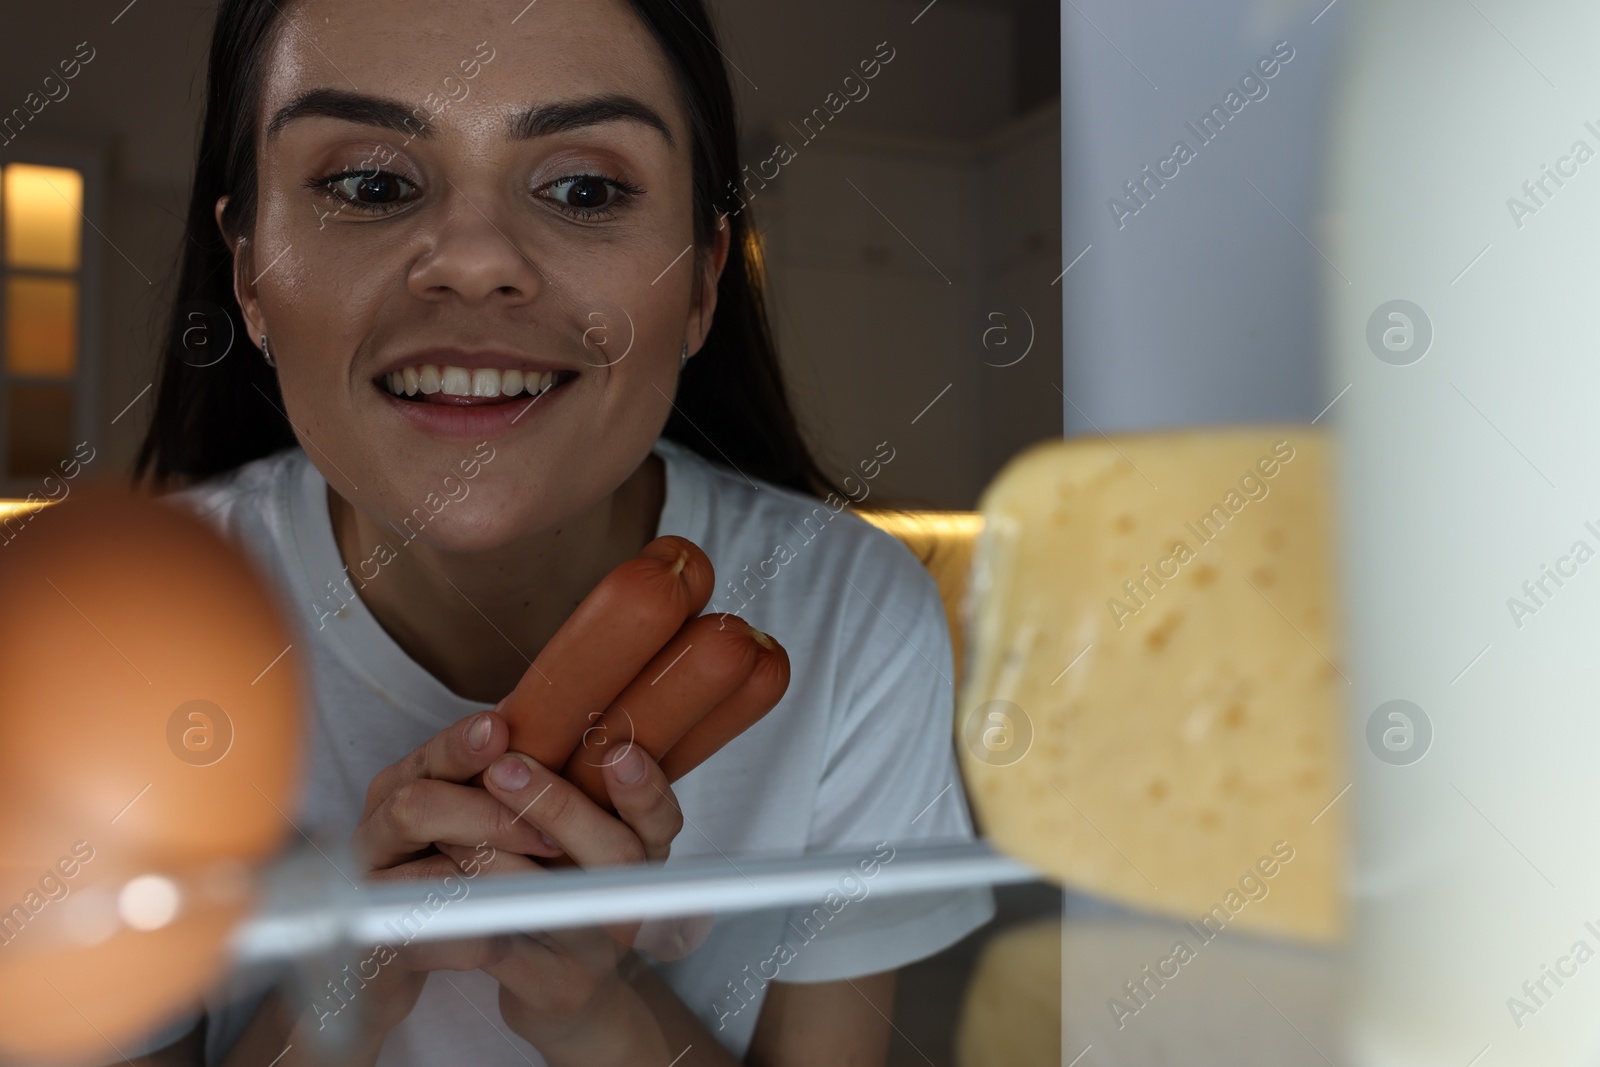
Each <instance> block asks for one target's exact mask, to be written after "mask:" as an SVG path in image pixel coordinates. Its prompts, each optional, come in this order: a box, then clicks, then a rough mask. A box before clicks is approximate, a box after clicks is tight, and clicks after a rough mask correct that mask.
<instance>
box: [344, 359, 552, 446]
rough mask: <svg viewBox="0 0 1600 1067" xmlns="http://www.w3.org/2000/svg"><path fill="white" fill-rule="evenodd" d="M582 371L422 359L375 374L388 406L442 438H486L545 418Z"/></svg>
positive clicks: (413, 426)
mask: <svg viewBox="0 0 1600 1067" xmlns="http://www.w3.org/2000/svg"><path fill="white" fill-rule="evenodd" d="M578 377H579V374H578V372H577V371H572V370H555V371H532V370H527V371H525V370H517V369H510V368H500V367H471V368H468V367H460V366H455V365H451V364H439V363H420V364H417V365H416V366H413V367H403V368H401V369H400V370H397V371H393V372H391V373H388V374H382V375H379V376H378V377H376V378H374V379H373V380H372V384H373V387H374V388H376V389H377V390H378V391H379V393H381V394H382V396H383V397H384V403H385V406H386V407H387V408H388V410H390V411H392V412H394V413H395V414H396V415H398V416H400V417H401V419H402V420H403V421H404V423H405V424H406V425H407V426H409V427H410V428H411V429H413V430H417V431H420V432H422V433H424V434H426V435H428V436H429V437H434V438H438V439H441V440H451V441H456V440H473V441H482V440H487V439H489V438H491V437H499V436H501V435H503V434H508V433H511V432H512V431H513V430H516V429H518V428H519V427H526V426H529V425H531V424H533V423H535V422H542V421H543V420H544V419H545V418H546V417H547V414H546V413H547V412H548V410H549V408H550V405H551V404H555V405H556V406H557V407H560V406H562V400H561V398H562V397H564V396H565V395H567V394H568V393H569V392H571V391H572V390H571V388H569V385H570V383H571V382H573V381H575V380H576V379H577V378H578Z"/></svg>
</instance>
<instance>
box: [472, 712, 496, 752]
mask: <svg viewBox="0 0 1600 1067" xmlns="http://www.w3.org/2000/svg"><path fill="white" fill-rule="evenodd" d="M493 730H494V723H493V722H492V721H490V719H489V716H487V715H479V716H478V719H477V721H476V722H474V723H473V724H472V726H471V727H469V728H468V729H467V746H468V747H469V748H471V749H472V751H474V752H477V751H478V750H479V749H481V748H483V746H484V745H487V744H488V743H489V734H490V733H491V732H492V731H493Z"/></svg>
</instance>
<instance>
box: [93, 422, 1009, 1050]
mask: <svg viewBox="0 0 1600 1067" xmlns="http://www.w3.org/2000/svg"><path fill="white" fill-rule="evenodd" d="M655 452H656V454H657V455H659V456H660V457H661V458H662V460H663V461H664V462H665V465H666V499H665V503H664V505H663V507H662V511H661V519H660V523H659V526H658V527H657V533H658V535H660V534H669V533H670V534H678V535H681V536H683V537H687V538H688V539H689V540H691V541H694V542H695V543H696V544H698V545H699V546H700V547H701V548H703V549H704V550H705V552H706V554H707V556H708V557H709V558H710V559H711V562H712V565H713V566H714V567H715V569H716V574H717V590H716V592H715V593H714V594H713V596H712V599H711V603H710V604H709V605H708V608H707V610H719V611H737V612H739V613H740V614H741V615H742V617H743V618H745V619H746V620H747V621H748V622H750V623H751V624H752V625H754V626H756V627H758V628H760V629H761V630H764V631H767V632H769V633H771V634H773V635H774V636H775V637H776V638H777V639H778V640H779V641H781V642H782V643H783V645H784V647H785V648H786V649H787V650H788V652H789V657H790V662H791V664H792V667H793V670H792V676H791V680H790V684H789V689H788V691H787V693H786V694H785V695H784V697H783V699H782V700H781V701H780V702H779V703H778V705H777V707H775V708H774V709H773V710H772V711H771V712H770V713H768V714H767V716H766V717H765V718H763V719H762V720H761V721H760V722H759V723H757V724H756V725H755V726H754V727H752V728H751V729H749V730H748V731H746V732H745V733H744V734H742V735H741V736H739V737H738V738H736V739H735V740H734V741H732V742H731V743H730V744H728V745H727V746H726V747H725V748H723V749H722V750H721V751H720V752H718V753H717V754H716V755H714V756H713V757H711V759H709V760H708V761H707V762H705V763H704V764H702V765H701V766H700V767H699V768H697V769H695V770H694V771H692V772H691V773H690V774H688V775H687V776H685V777H684V778H683V779H681V780H680V781H679V782H678V783H676V785H675V786H674V789H675V792H676V794H677V798H678V801H679V803H680V805H681V807H682V809H683V813H684V830H683V832H681V833H680V834H679V835H678V837H677V839H676V840H675V841H674V842H673V846H672V857H671V860H669V862H674V863H675V862H678V861H681V860H684V859H689V858H701V859H704V858H708V857H716V856H719V855H721V856H723V857H725V858H729V862H730V863H737V860H738V857H739V856H741V855H754V854H765V855H800V854H804V853H812V852H820V851H829V850H836V849H845V848H860V849H863V850H871V849H873V848H874V847H875V846H877V845H879V843H880V842H888V848H889V849H894V848H899V847H903V846H904V845H907V844H910V843H913V842H915V843H926V842H929V841H937V840H960V839H966V838H970V837H971V836H972V825H971V822H970V819H969V816H968V813H967V809H966V801H965V797H964V794H963V792H962V789H961V784H960V779H959V777H958V774H957V770H956V765H955V760H954V753H953V751H952V730H951V723H952V719H953V693H952V689H951V677H952V667H951V652H950V635H949V631H948V629H947V627H946V623H945V616H944V613H943V610H942V608H941V604H940V600H939V594H938V589H937V587H936V585H935V584H934V581H933V579H932V578H931V577H930V576H929V575H928V573H927V572H926V571H925V570H924V569H923V568H922V566H921V565H920V564H919V563H918V562H917V560H916V559H915V557H913V556H912V554H911V553H910V551H909V550H908V549H906V548H905V546H904V545H902V544H901V543H900V542H899V541H898V540H896V539H895V538H893V537H891V536H890V535H889V534H886V533H884V532H882V531H880V530H878V529H876V528H874V527H872V526H871V525H870V524H868V523H866V522H863V521H862V520H860V519H858V518H856V517H855V516H853V515H850V514H848V513H847V511H848V508H847V507H843V506H842V505H843V502H841V501H838V498H833V499H834V501H835V502H836V503H839V504H841V510H840V511H839V512H837V513H836V512H835V511H834V510H833V508H832V507H830V506H829V505H828V504H826V503H823V502H821V501H818V500H815V499H812V498H810V497H806V496H804V495H802V494H799V493H795V492H792V491H789V490H786V489H781V488H778V487H776V486H773V485H771V484H768V483H764V482H752V481H751V480H749V479H747V478H745V477H744V476H743V475H741V474H739V473H736V472H734V471H731V470H728V469H726V468H724V467H721V466H719V465H716V464H713V463H711V462H708V461H707V460H705V459H704V458H702V457H701V456H699V455H698V454H696V453H695V452H693V451H692V450H690V449H688V448H686V447H684V446H682V445H679V444H676V443H675V442H672V441H669V440H666V439H664V438H663V439H661V440H660V441H658V442H657V444H656V446H655ZM166 499H167V500H169V501H172V502H175V503H177V504H179V505H180V506H184V507H187V508H189V509H191V510H193V511H194V512H196V513H197V514H200V515H201V516H203V517H204V518H206V519H208V520H209V521H210V522H212V523H213V524H214V525H215V526H216V527H217V528H218V529H220V530H221V531H222V532H223V533H224V534H225V535H226V536H228V537H229V538H230V539H232V540H234V541H235V543H238V544H240V545H242V547H243V548H244V549H245V550H246V551H247V553H248V554H249V555H250V556H251V557H252V558H253V559H254V560H255V561H256V562H257V563H258V564H259V565H260V566H262V567H263V568H264V570H265V572H266V574H267V575H268V577H269V580H270V581H271V582H272V584H273V585H274V586H275V590H276V592H277V594H278V595H279V597H280V600H281V602H282V604H283V605H284V608H285V611H286V613H287V615H288V616H289V618H291V619H292V620H293V623H294V626H295V628H296V630H297V632H298V636H297V638H296V640H295V646H296V649H297V652H298V654H299V655H300V656H301V657H302V662H303V663H305V664H306V665H307V668H308V672H309V675H310V686H311V689H312V691H311V692H310V693H308V694H307V699H308V703H309V706H308V709H307V710H308V724H307V725H308V729H307V731H306V735H305V738H304V746H303V759H304V760H305V762H304V763H303V764H302V766H303V767H304V768H305V770H306V773H305V775H304V779H303V785H302V788H301V794H300V797H299V799H298V804H297V810H296V811H295V812H294V821H295V823H296V824H297V825H298V826H299V828H300V829H301V830H303V831H304V832H305V833H307V834H308V835H310V836H311V837H312V838H314V839H318V840H327V841H332V842H336V843H344V842H347V841H348V840H349V838H350V835H351V833H352V832H353V831H354V830H355V828H356V824H357V822H358V821H359V819H360V816H361V810H362V806H363V802H364V800H365V797H366V791H367V786H368V784H369V783H370V782H371V780H372V778H373V776H374V775H375V774H377V772H378V771H379V770H381V769H382V768H384V767H386V766H388V765H389V764H391V763H394V762H395V761H396V760H398V759H400V758H401V757H403V756H404V755H406V754H407V753H408V752H410V751H411V750H412V749H414V748H416V747H417V746H418V745H419V744H421V743H422V742H423V741H425V740H426V739H427V738H429V737H431V736H432V735H433V734H435V733H437V732H438V731H439V730H441V729H443V728H444V727H445V726H447V725H449V724H451V723H453V722H455V721H457V720H459V719H461V718H462V717H463V716H466V715H468V714H471V713H472V712H474V711H480V710H482V709H483V707H484V705H482V704H480V703H479V702H477V701H472V700H467V699H464V698H462V697H460V696H457V695H456V694H455V693H453V692H451V691H450V690H449V689H448V688H446V687H445V685H444V684H443V683H441V682H440V681H439V680H438V679H436V678H435V677H433V675H431V674H429V673H428V672H427V671H426V670H424V669H423V668H422V667H421V666H420V665H418V664H417V663H416V662H415V661H413V660H412V659H411V658H410V657H409V656H408V655H407V654H406V653H405V652H404V651H403V650H402V649H401V648H400V646H399V645H398V644H396V643H395V641H394V640H393V639H392V638H391V637H390V636H389V634H388V633H387V632H385V631H384V629H383V628H382V627H381V626H380V625H379V624H378V622H377V620H376V619H375V618H374V617H373V616H372V614H371V613H370V612H369V611H368V609H367V607H366V605H365V604H364V603H363V602H362V601H361V600H360V598H359V596H357V597H354V598H350V597H348V594H347V595H346V599H347V600H348V603H347V605H345V604H344V603H343V602H342V601H341V600H340V599H339V598H337V597H336V596H335V594H334V593H333V592H331V590H337V589H340V588H341V587H344V586H345V583H346V576H347V572H346V570H345V566H344V563H343V561H342V559H341V557H340V554H339V550H338V547H337V544H336V542H335V540H334V535H333V528H332V523H331V521H330V519H329V513H328V503H327V482H326V481H325V480H324V479H323V477H322V475H321V473H320V472H319V471H318V470H317V468H316V467H315V466H314V465H313V464H312V463H311V461H310V460H309V458H308V457H307V455H306V453H305V452H303V451H302V450H301V449H299V448H291V449H287V450H284V451H281V452H279V453H277V454H275V455H272V456H268V457H265V458H263V459H260V460H257V461H255V462H252V463H249V464H247V465H245V466H243V467H241V468H239V469H238V470H236V471H233V472H231V473H229V474H227V475H224V476H221V477H219V478H216V479H212V480H210V481H208V482H206V483H204V484H201V485H198V486H195V487H193V488H191V489H188V490H186V491H184V492H182V493H177V494H173V495H171V496H169V497H167V498H166ZM391 544H392V546H393V548H394V550H395V551H396V552H397V553H403V552H404V551H405V545H406V542H405V541H404V540H403V538H402V537H400V536H397V537H396V538H395V539H393V541H392V542H391ZM779 546H784V547H785V548H786V550H787V551H780V547H779ZM747 567H748V568H749V569H748V570H746V568H747ZM735 578H737V579H738V581H739V584H740V589H741V590H742V593H741V595H737V596H736V594H735V591H734V589H733V587H732V583H731V581H730V580H731V579H735ZM376 580H379V581H381V580H382V578H381V576H380V577H379V578H378V579H376ZM335 609H338V610H335ZM889 862H891V863H892V859H891V860H889ZM352 873H353V872H352ZM844 873H845V872H843V871H841V875H843V874H844ZM822 903H823V902H822V901H818V902H816V905H821V904H822ZM816 905H807V906H802V907H799V908H796V909H793V911H792V912H790V913H788V914H784V913H782V912H776V911H765V912H758V913H745V914H738V915H729V916H724V917H719V918H718V920H717V921H716V923H715V924H714V926H713V927H712V931H711V933H710V935H709V937H708V938H707V939H706V941H705V943H704V944H703V945H702V946H701V947H700V948H699V949H698V950H697V951H696V952H694V953H693V954H692V955H690V956H689V957H687V958H686V959H684V960H680V961H677V962H675V963H671V964H662V965H658V968H657V969H658V971H659V973H660V974H661V975H662V976H663V978H664V979H665V980H666V981H667V982H668V983H669V984H670V985H671V987H672V988H673V989H674V990H675V991H676V993H677V994H678V995H679V997H680V998H681V999H682V1000H683V1001H684V1003H685V1004H686V1005H687V1006H688V1007H689V1009H690V1010H691V1011H693V1012H694V1013H695V1014H696V1015H697V1016H698V1017H699V1018H700V1019H701V1021H702V1022H703V1023H704V1024H705V1025H706V1026H707V1028H708V1029H709V1030H710V1031H711V1032H712V1033H713V1034H714V1035H715V1036H716V1037H717V1039H718V1040H719V1041H721V1042H722V1044H723V1045H724V1046H725V1047H726V1048H727V1049H728V1050H729V1051H730V1052H731V1053H732V1054H733V1055H734V1056H736V1057H741V1058H742V1057H743V1055H744V1053H745V1050H746V1048H747V1046H748V1044H749V1042H750V1038H751V1036H752V1034H753V1033H754V1028H755V1023H756V1017H757V1016H758V1015H759V1013H760V1008H761V1001H762V994H763V993H764V984H763V983H762V981H761V980H760V979H759V978H755V979H753V978H752V975H755V974H756V973H757V972H759V973H760V974H761V975H762V976H764V977H769V978H775V980H777V981H790V982H817V981H826V980H836V979H841V978H847V977H857V976H860V975H865V974H871V973H874V972H877V971H883V970H889V969H892V968H895V967H899V966H901V965H903V964H906V963H909V962H911V961H914V960H917V959H920V958H923V957H925V956H928V955H931V954H933V953H935V952H937V951H939V950H940V949H942V948H944V947H945V946H947V945H949V944H951V943H953V942H955V941H956V940H958V939H960V938H961V937H962V936H964V935H965V934H967V933H968V932H970V931H971V930H973V929H974V928H976V927H977V926H980V925H981V924H983V923H984V922H986V921H987V920H988V919H989V918H990V916H991V915H992V914H993V901H992V898H991V896H990V894H989V893H988V892H987V891H986V890H975V891H960V892H948V893H942V894H932V895H926V896H916V897H906V898H878V899H874V898H872V897H870V895H869V896H868V897H867V898H866V899H862V900H860V901H859V902H852V903H849V904H848V906H842V905H838V904H836V905H835V907H837V908H838V910H837V911H836V912H835V911H833V910H832V908H827V909H823V910H822V911H820V912H819V911H818V910H817V906H816ZM823 920H826V922H825V924H824V922H823ZM818 929H820V933H818V932H817V930H818ZM780 944H785V945H787V946H789V950H788V951H784V952H779V951H778V946H779V945H780ZM361 958H363V957H362V955H355V956H353V957H352V959H351V961H350V962H354V961H355V960H358V959H361ZM746 968H748V970H747V969H746ZM774 971H776V972H777V973H776V975H774ZM328 977H330V978H332V977H335V975H332V974H330V975H329V976H328ZM262 993H263V991H261V990H259V989H257V990H253V991H252V990H245V991H239V990H235V991H234V992H233V993H232V994H231V995H230V994H229V993H228V992H227V991H226V990H225V989H219V990H217V991H216V992H214V993H213V994H212V995H211V996H208V998H207V1001H206V1008H207V1015H208V1020H209V1027H208V1035H207V1039H206V1062H207V1064H208V1067H214V1065H216V1064H219V1063H221V1061H222V1059H223V1057H224V1056H225V1055H226V1054H227V1052H228V1050H229V1049H231V1048H232V1046H233V1044H234V1043H235V1042H236V1041H237V1040H238V1037H239V1035H240V1034H241V1033H242V1032H243V1029H244V1027H245V1025H246V1024H247V1022H248V1021H249V1019H250V1018H251V1016H252V1015H253V1014H254V1013H255V1011H256V1009H257V1007H258V1006H259V1003H260V997H261V995H262ZM498 996H499V985H498V983H497V982H496V981H495V980H494V979H493V978H492V977H490V976H489V975H487V974H485V973H484V972H482V971H473V972H452V971H444V972H433V973H431V974H430V975H429V977H428V980H427V982H426V985H425V986H424V989H423V992H422V994H421V996H420V998H419V999H418V1002H417V1004H416V1007H415V1008H414V1009H413V1011H412V1012H411V1014H410V1015H409V1016H408V1017H407V1018H406V1020H405V1021H404V1022H402V1023H401V1024H400V1025H399V1026H398V1027H397V1028H396V1029H395V1030H393V1031H391V1033H390V1035H389V1037H388V1040H387V1041H386V1042H385V1044H384V1046H383V1051H382V1053H381V1055H380V1057H379V1060H378V1063H379V1065H380V1067H411V1065H416V1067H423V1065H430V1067H431V1065H434V1064H438V1063H472V1064H475V1065H484V1067H496V1065H500V1064H504V1065H506V1067H527V1065H528V1064H529V1063H533V1064H543V1062H544V1061H543V1060H542V1059H541V1058H540V1057H539V1056H538V1053H537V1052H536V1051H535V1050H534V1049H533V1047H532V1046H531V1045H529V1044H528V1043H527V1042H525V1041H523V1040H522V1039H521V1038H520V1037H517V1036H516V1035H514V1034H512V1033H511V1032H510V1030H509V1029H508V1028H506V1027H505V1024H504V1023H503V1021H502V1020H501V1018H500V1011H499V1001H498ZM469 1001H470V1003H469ZM333 1003H335V1002H332V1001H330V1004H333ZM178 1032H179V1033H181V1032H182V1030H181V1029H179V1030H178ZM156 1047H159V1046H156ZM124 1051H126V1050H124Z"/></svg>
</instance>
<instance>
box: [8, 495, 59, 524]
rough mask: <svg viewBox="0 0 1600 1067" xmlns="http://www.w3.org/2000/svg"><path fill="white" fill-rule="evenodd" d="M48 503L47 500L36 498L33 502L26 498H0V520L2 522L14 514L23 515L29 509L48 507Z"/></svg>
mask: <svg viewBox="0 0 1600 1067" xmlns="http://www.w3.org/2000/svg"><path fill="white" fill-rule="evenodd" d="M50 503H51V502H50V501H48V500H36V501H34V502H33V503H29V502H28V501H26V500H0V522H4V521H5V520H6V519H9V518H12V517H13V516H16V515H24V514H26V513H28V512H30V511H37V510H39V509H40V508H44V507H48V506H49V505H50Z"/></svg>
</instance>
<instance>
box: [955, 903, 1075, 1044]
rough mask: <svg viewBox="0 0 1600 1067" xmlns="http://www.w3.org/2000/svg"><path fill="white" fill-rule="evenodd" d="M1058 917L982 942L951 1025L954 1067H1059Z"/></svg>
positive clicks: (1059, 931)
mask: <svg viewBox="0 0 1600 1067" xmlns="http://www.w3.org/2000/svg"><path fill="white" fill-rule="evenodd" d="M1061 944H1062V942H1061V920H1060V919H1036V920H1034V921H1032V922H1028V923H1024V924H1022V925H1020V926H1013V927H1012V928H1010V929H1009V930H1006V931H1004V932H1003V933H1000V934H998V935H996V936H995V937H994V938H993V939H991V940H990V941H989V942H988V943H987V944H985V945H984V946H983V954H982V955H981V956H979V957H978V963H977V966H976V967H974V968H973V970H972V979H971V981H969V982H968V983H967V992H966V995H965V997H964V998H963V1002H962V1007H961V1020H960V1023H959V1024H958V1026H957V1027H956V1040H955V1054H956V1065H957V1067H1061V1064H1063V1063H1065V1062H1066V1061H1065V1060H1064V1059H1062V1056H1061V971H1062V959H1061Z"/></svg>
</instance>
